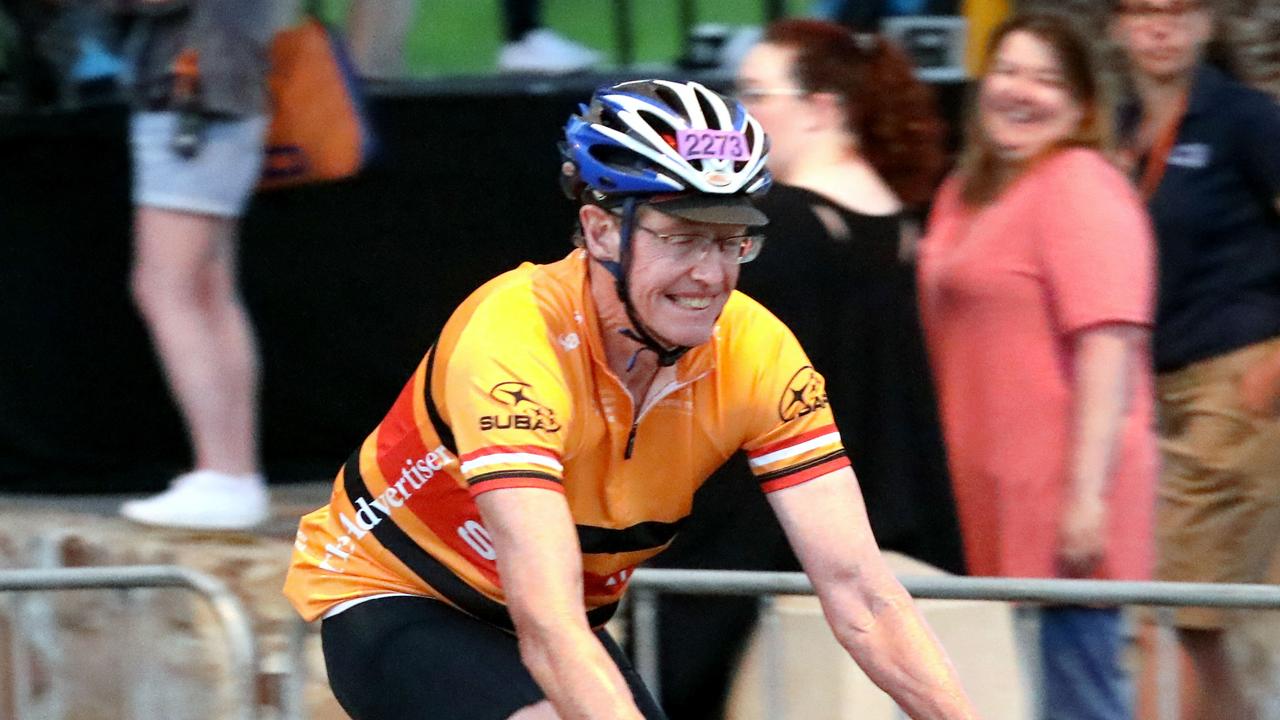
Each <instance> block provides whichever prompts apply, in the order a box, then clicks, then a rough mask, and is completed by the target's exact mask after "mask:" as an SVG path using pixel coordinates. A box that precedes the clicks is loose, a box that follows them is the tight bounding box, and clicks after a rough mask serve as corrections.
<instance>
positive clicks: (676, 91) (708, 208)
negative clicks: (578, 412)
mask: <svg viewBox="0 0 1280 720" xmlns="http://www.w3.org/2000/svg"><path fill="white" fill-rule="evenodd" d="M564 134H565V140H564V142H563V143H561V145H560V152H561V159H562V164H561V177H560V181H561V188H562V189H563V190H564V192H565V194H566V195H567V196H568V197H570V198H573V199H576V200H579V201H581V202H584V203H593V204H596V205H601V206H603V207H606V208H610V209H616V208H621V210H622V212H621V217H622V228H621V232H620V240H619V257H618V260H617V261H613V260H607V259H600V258H593V259H594V260H595V261H596V262H599V263H600V264H601V265H602V266H604V267H605V268H606V269H607V270H608V271H609V273H610V274H611V275H613V278H614V280H615V281H616V285H617V292H618V297H619V299H620V300H621V301H622V304H623V306H624V308H625V309H626V312H627V316H628V318H629V319H630V320H631V324H632V326H633V327H632V328H627V329H623V330H622V333H623V334H624V335H626V336H627V337H629V338H631V339H633V340H635V341H636V342H638V343H640V345H641V346H642V348H641V349H648V350H651V351H653V352H654V353H655V354H656V355H657V356H658V362H659V364H660V365H663V366H667V365H672V364H674V363H675V362H676V361H677V360H679V359H680V357H681V356H682V355H684V353H686V352H688V350H689V348H687V347H683V346H676V347H668V346H666V345H663V344H662V343H661V342H659V341H658V340H657V339H656V338H655V337H654V334H653V332H652V331H651V330H650V329H649V328H648V327H647V326H646V325H645V324H644V323H643V322H642V321H641V320H640V318H639V317H638V315H637V313H636V311H635V307H634V305H633V304H632V302H631V298H630V293H629V292H628V290H627V275H628V273H629V268H630V264H631V234H632V227H633V224H634V217H635V208H636V205H637V204H638V203H640V202H644V203H646V204H649V205H651V206H653V207H654V208H655V209H657V210H660V211H661V212H664V213H668V214H671V215H675V216H677V217H681V218H684V219H686V220H692V221H695V222H707V223H730V224H736V225H754V226H759V225H764V224H766V223H767V222H768V218H767V217H765V215H764V213H762V212H760V210H758V209H756V207H755V206H754V205H753V204H752V203H751V197H753V196H759V195H762V194H764V193H765V192H766V191H767V190H768V188H769V186H770V185H771V184H772V181H773V176H772V174H771V173H770V172H769V170H768V169H767V168H766V167H765V160H766V159H767V158H768V154H769V140H768V138H767V137H766V136H765V133H764V130H763V129H762V128H761V127H760V123H759V122H758V121H757V120H756V119H755V118H753V117H752V116H751V115H750V114H749V113H748V112H747V111H746V108H744V107H743V106H742V104H741V103H739V102H738V101H736V100H733V99H731V98H728V97H725V96H723V95H720V94H719V93H716V92H713V91H711V90H708V89H707V88H706V87H704V86H703V85H701V84H699V83H696V82H673V81H669V80H635V81H631V82H624V83H620V84H618V85H613V86H611V87H604V88H601V89H599V90H597V91H596V92H595V94H594V95H593V96H592V98H591V102H590V103H589V104H586V105H581V106H580V107H579V112H578V114H576V115H573V116H571V117H570V118H569V122H568V123H567V124H566V125H565V129H564ZM638 353H639V350H637V354H638ZM634 362H635V357H633V358H632V364H633V365H634Z"/></svg>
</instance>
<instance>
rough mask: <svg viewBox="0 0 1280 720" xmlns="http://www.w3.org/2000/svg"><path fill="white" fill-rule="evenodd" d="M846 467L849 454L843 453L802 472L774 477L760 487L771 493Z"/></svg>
mask: <svg viewBox="0 0 1280 720" xmlns="http://www.w3.org/2000/svg"><path fill="white" fill-rule="evenodd" d="M844 467H849V456H847V455H841V456H840V457H838V458H835V459H834V460H828V461H827V462H824V463H822V464H821V465H814V466H813V467H811V468H805V469H804V470H801V471H800V472H797V473H792V474H790V475H783V476H782V477H777V478H774V479H772V480H770V481H769V482H766V483H761V484H760V489H761V490H764V491H765V492H767V493H771V492H774V491H777V490H782V489H784V488H789V487H793V486H795V485H799V484H800V483H804V482H808V481H810V480H812V479H814V478H816V477H822V476H823V475H826V474H827V473H829V472H835V471H836V470H839V469H840V468H844Z"/></svg>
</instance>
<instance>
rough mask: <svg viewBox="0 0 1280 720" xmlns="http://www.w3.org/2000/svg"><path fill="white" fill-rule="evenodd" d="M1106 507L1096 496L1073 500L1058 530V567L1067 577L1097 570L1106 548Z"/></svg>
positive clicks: (1064, 513) (1065, 509)
mask: <svg viewBox="0 0 1280 720" xmlns="http://www.w3.org/2000/svg"><path fill="white" fill-rule="evenodd" d="M1106 526H1107V504H1106V502H1105V501H1104V500H1103V499H1102V498H1101V497H1099V496H1097V495H1089V496H1086V497H1071V498H1070V499H1068V500H1067V505H1066V507H1064V508H1063V512H1062V524H1061V525H1060V526H1059V528H1058V565H1059V567H1060V568H1061V570H1062V572H1063V574H1065V575H1067V576H1068V577H1087V576H1089V575H1091V574H1092V573H1093V571H1094V570H1097V569H1098V563H1100V562H1102V555H1103V551H1104V550H1105V548H1106V537H1107V532H1106Z"/></svg>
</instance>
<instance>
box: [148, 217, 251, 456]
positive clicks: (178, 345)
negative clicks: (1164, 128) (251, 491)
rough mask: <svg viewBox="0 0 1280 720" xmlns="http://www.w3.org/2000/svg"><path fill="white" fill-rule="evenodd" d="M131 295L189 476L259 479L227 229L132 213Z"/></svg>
mask: <svg viewBox="0 0 1280 720" xmlns="http://www.w3.org/2000/svg"><path fill="white" fill-rule="evenodd" d="M135 222H136V227H135V249H134V252H135V255H134V263H135V264H134V269H133V293H134V298H135V300H136V302H137V304H138V307H139V309H140V311H141V313H142V316H143V318H144V320H145V321H146V324H147V327H148V329H149V330H150V332H151V337H152V341H153V342H154V343H155V347H156V352H157V353H158V355H159V358H160V363H161V366H162V367H163V369H164V372H165V376H166V378H167V379H168V382H169V388H170V390H171V392H172V393H173V397H174V400H175V402H176V403H177V405H178V409H179V412H180V413H181V414H182V417H183V420H184V421H185V422H186V424H187V430H188V433H189V435H190V438H191V445H192V450H193V452H194V456H195V466H196V467H197V468H201V469H210V470H217V471H220V472H224V473H228V474H233V475H247V474H251V473H256V472H258V448H257V394H258V357H257V347H256V343H255V340H254V336H253V330H252V328H251V326H250V324H249V320H248V316H247V314H246V313H245V310H244V304H243V301H242V300H241V298H240V295H239V292H238V291H237V289H236V272H235V261H236V253H235V245H236V241H235V234H236V220H235V219H232V218H220V217H214V216H209V215H198V214H193V213H184V212H175V211H170V210H161V209H157V208H148V207H141V208H139V209H138V210H137V213H136V217H135Z"/></svg>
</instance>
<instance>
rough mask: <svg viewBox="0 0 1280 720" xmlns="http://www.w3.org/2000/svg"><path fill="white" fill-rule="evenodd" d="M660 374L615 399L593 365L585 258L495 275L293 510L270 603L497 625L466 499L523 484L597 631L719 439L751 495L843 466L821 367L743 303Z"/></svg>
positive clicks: (497, 585) (490, 558)
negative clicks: (403, 605) (660, 380)
mask: <svg viewBox="0 0 1280 720" xmlns="http://www.w3.org/2000/svg"><path fill="white" fill-rule="evenodd" d="M674 370H675V372H674V375H673V376H672V377H674V380H673V381H671V382H670V383H669V384H667V385H665V386H664V387H662V388H660V389H657V390H656V391H655V392H652V393H651V395H650V399H649V400H648V402H647V404H646V405H645V406H644V407H642V408H636V407H634V406H633V403H632V400H631V397H630V395H629V394H628V393H627V391H626V389H625V388H624V386H623V384H622V383H621V382H620V381H619V380H618V379H617V377H616V376H615V375H614V374H613V373H612V371H611V370H610V369H609V367H608V364H607V363H606V361H605V355H604V346H603V342H602V340H601V338H600V336H599V330H598V325H597V320H596V316H595V309H594V305H593V303H592V301H591V294H590V289H589V287H588V285H587V268H586V255H585V252H583V251H580V250H578V251H574V252H573V253H572V254H570V255H569V257H567V258H565V259H564V260H561V261H559V262H556V263H552V264H549V265H532V264H525V265H522V266H521V267H519V268H517V269H516V270H513V271H511V272H508V273H506V274H504V275H501V276H499V277H498V278H495V279H494V280H492V281H490V282H489V283H487V284H485V285H484V286H483V287H481V288H480V289H479V290H477V291H476V292H475V293H473V294H472V296H471V297H470V298H468V299H467V300H466V301H465V302H464V303H463V304H462V305H461V306H460V307H459V308H458V309H457V310H456V311H455V312H454V314H453V316H452V317H451V318H450V319H449V321H448V322H447V323H446V324H445V327H444V330H443V332H442V333H441V334H440V337H439V339H438V340H437V342H436V344H435V345H434V346H433V348H432V349H431V350H429V351H428V352H427V355H426V357H425V358H424V359H423V361H422V363H421V364H420V365H419V366H418V368H417V370H416V371H415V372H414V374H413V377H412V379H411V380H410V381H409V383H408V384H407V385H406V386H405V388H404V390H403V391H402V392H401V394H400V396H399V398H397V399H396V401H395V404H394V405H393V406H392V408H391V410H390V412H388V413H387V416H386V417H385V418H384V419H383V420H382V422H381V423H380V424H379V425H378V427H377V428H376V429H375V430H374V431H373V433H372V434H370V435H369V437H368V438H366V439H365V441H364V443H363V444H362V445H361V446H360V448H359V449H358V450H357V451H356V452H355V453H354V454H353V455H352V456H351V458H350V459H349V460H348V461H347V463H346V465H345V466H344V467H343V468H342V470H341V471H340V472H339V473H338V477H337V481H336V482H335V483H334V488H333V495H332V497H331V498H330V502H329V504H328V505H327V506H325V507H323V508H321V509H319V510H316V511H315V512H312V513H310V514H309V515H307V516H306V517H304V518H303V519H302V523H301V525H300V527H299V529H298V536H297V540H296V542H295V552H294V554H293V565H292V567H291V568H290V571H289V577H288V580H287V581H286V584H285V593H286V595H288V596H289V599H290V600H291V601H292V602H293V604H294V606H295V607H296V608H297V609H298V611H299V612H300V613H301V614H302V615H303V617H305V618H307V619H308V620H314V619H316V618H318V617H321V616H322V615H324V614H325V613H326V612H328V611H329V610H331V609H332V608H334V607H335V606H338V605H341V604H343V603H346V602H348V601H354V600H358V599H360V598H365V597H370V596H374V595H379V594H385V593H407V594H413V595H426V596H430V597H435V598H439V599H441V600H444V601H446V602H448V603H450V604H452V605H454V606H456V607H457V608H459V609H461V610H463V611H465V612H467V613H469V614H471V615H473V616H475V617H478V618H480V619H482V620H485V621H487V622H490V623H492V624H494V625H498V626H500V627H503V628H507V629H510V628H511V627H512V625H511V619H510V617H509V616H508V614H507V611H506V607H505V605H504V597H503V591H502V583H501V581H500V579H499V577H498V570H497V564H496V562H495V552H494V548H493V544H492V542H491V540H490V537H489V534H488V533H487V532H486V530H485V528H484V525H483V524H482V523H481V518H480V513H479V512H478V511H477V509H476V504H475V502H474V497H475V496H476V495H478V494H480V493H484V492H489V491H493V490H501V489H503V488H512V487H535V488H545V489H547V490H550V491H554V492H560V493H564V495H565V498H566V500H567V502H568V505H569V509H570V512H571V514H572V516H573V519H574V522H575V524H576V525H577V531H578V538H579V541H580V543H581V546H582V563H583V582H584V598H583V599H584V601H585V604H586V608H587V611H588V618H589V620H590V622H591V624H592V625H593V626H599V625H601V624H603V623H604V622H605V621H606V620H607V619H608V617H609V616H610V615H611V614H612V613H613V610H614V609H615V607H616V605H617V602H618V600H619V599H620V598H621V596H622V593H623V590H624V589H625V588H626V585H627V580H628V578H629V576H630V575H631V573H632V571H633V570H634V569H635V568H636V566H637V565H639V564H640V563H641V562H643V561H644V560H646V559H648V558H650V557H652V556H653V555H656V554H657V553H658V552H660V551H661V550H663V549H664V548H665V547H666V546H667V545H669V544H670V543H671V540H672V539H673V538H674V537H675V535H676V532H677V531H678V530H679V528H680V525H681V523H682V522H683V520H684V519H685V517H686V516H687V515H688V514H689V512H690V509H691V507H692V503H693V494H694V491H695V490H697V489H698V487H699V486H700V485H701V484H702V483H703V481H704V480H705V479H706V478H707V477H708V476H709V475H710V474H711V473H712V472H713V471H715V469H716V468H717V467H719V466H720V465H721V464H722V463H723V462H724V461H725V460H726V459H728V458H729V457H730V455H732V454H733V453H734V452H736V451H737V450H739V449H744V450H746V451H747V456H748V461H749V463H750V466H751V468H752V471H753V472H754V473H755V475H756V477H757V479H758V480H759V482H760V484H761V487H762V489H763V490H764V491H765V492H772V491H775V490H780V489H782V488H786V487H791V486H793V485H796V484H799V483H802V482H805V481H806V480H809V479H812V478H815V477H818V476H821V475H824V474H826V473H829V472H832V471H834V470H838V469H840V468H843V467H846V466H847V465H848V464H849V461H848V459H847V458H846V457H845V453H844V449H843V447H842V445H841V443H840V435H839V433H838V432H837V431H836V428H835V425H834V423H833V422H832V419H831V411H830V409H829V408H828V407H827V398H826V393H825V391H824V384H823V379H822V376H821V375H819V374H818V373H817V372H815V371H814V369H813V368H812V367H810V365H809V361H808V359H807V358H806V357H805V354H804V351H803V350H801V348H800V345H799V343H798V342H797V341H796V340H795V338H794V336H792V334H791V333H790V331H788V330H787V328H786V327H785V326H784V325H783V324H782V323H781V322H780V321H779V320H778V319H777V318H775V317H773V315H771V314H770V313H769V312H768V311H766V310H765V309H764V308H763V307H761V306H760V305H759V304H758V303H756V302H755V301H753V300H751V299H750V298H748V297H746V296H745V295H742V294H741V293H736V292H735V293H734V294H733V295H732V296H731V298H730V300H729V302H728V303H727V304H726V306H725V308H724V312H723V313H722V314H721V316H720V319H719V321H718V323H717V326H716V330H715V334H714V337H713V338H712V340H711V341H710V342H707V343H705V344H703V345H701V346H699V347H696V348H694V349H692V350H690V351H689V352H688V353H687V354H686V355H685V356H684V357H683V358H681V359H680V361H679V362H678V363H677V364H676V366H675V368H674Z"/></svg>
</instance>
